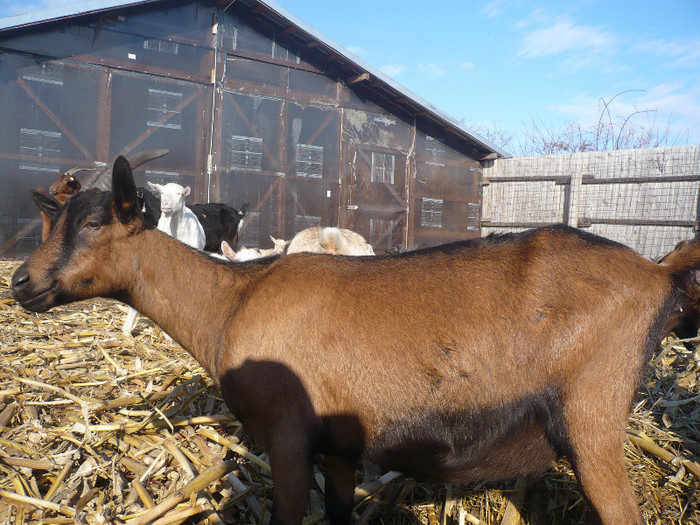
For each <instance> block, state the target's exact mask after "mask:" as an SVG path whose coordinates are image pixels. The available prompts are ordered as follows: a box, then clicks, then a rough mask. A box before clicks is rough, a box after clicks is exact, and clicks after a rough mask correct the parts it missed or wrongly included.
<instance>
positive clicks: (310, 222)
mask: <svg viewBox="0 0 700 525" xmlns="http://www.w3.org/2000/svg"><path fill="white" fill-rule="evenodd" d="M317 226H321V217H316V216H315V215H295V216H294V231H295V232H300V231H301V230H305V229H306V228H314V227H317Z"/></svg>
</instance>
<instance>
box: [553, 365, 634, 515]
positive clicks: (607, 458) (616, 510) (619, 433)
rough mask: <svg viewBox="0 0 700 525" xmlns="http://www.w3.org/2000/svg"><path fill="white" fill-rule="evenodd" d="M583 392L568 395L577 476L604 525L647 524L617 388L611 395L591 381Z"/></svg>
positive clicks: (568, 422)
mask: <svg viewBox="0 0 700 525" xmlns="http://www.w3.org/2000/svg"><path fill="white" fill-rule="evenodd" d="M607 380H608V381H610V379H609V378H608V379H607ZM581 390H584V391H583V392H578V393H576V394H574V395H571V396H567V398H566V399H567V401H566V402H567V407H566V409H565V416H564V417H565V419H566V434H567V438H568V441H569V445H570V447H571V452H570V455H571V456H572V457H570V459H571V461H572V463H573V467H574V472H575V473H576V477H577V478H578V480H579V482H580V483H581V486H582V487H583V491H584V493H585V495H586V498H587V499H588V502H589V503H590V505H591V507H592V508H593V510H594V511H595V513H596V514H597V515H598V517H599V519H600V522H601V523H602V524H603V525H642V524H643V523H644V521H643V519H642V515H641V512H640V510H639V504H638V503H637V498H636V497H635V494H634V490H633V489H632V485H631V483H630V480H629V477H628V475H627V469H626V468H625V461H624V436H625V427H626V423H627V410H626V408H627V407H626V406H625V407H624V409H623V407H622V406H620V400H619V396H620V392H619V391H615V392H613V391H614V390H615V389H614V388H612V387H611V388H610V389H609V390H610V392H608V393H605V392H601V391H599V390H596V389H594V388H591V387H590V385H588V386H586V387H585V388H584V387H581ZM594 392H595V393H594ZM615 396H618V397H615ZM601 401H602V403H601ZM605 405H607V406H605Z"/></svg>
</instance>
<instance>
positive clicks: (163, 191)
mask: <svg viewBox="0 0 700 525" xmlns="http://www.w3.org/2000/svg"><path fill="white" fill-rule="evenodd" d="M148 186H149V187H150V188H151V189H152V190H153V191H155V192H156V193H157V194H158V195H160V211H162V212H163V213H165V214H171V213H176V212H179V211H180V210H182V209H184V207H185V197H187V196H188V195H189V194H190V187H189V186H185V187H182V186H180V185H179V184H176V183H174V182H169V183H167V184H155V183H153V182H149V183H148Z"/></svg>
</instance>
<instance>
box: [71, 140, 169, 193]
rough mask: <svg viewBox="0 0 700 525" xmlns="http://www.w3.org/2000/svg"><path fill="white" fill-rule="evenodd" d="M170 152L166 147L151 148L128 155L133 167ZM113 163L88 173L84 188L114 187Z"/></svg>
mask: <svg viewBox="0 0 700 525" xmlns="http://www.w3.org/2000/svg"><path fill="white" fill-rule="evenodd" d="M169 152H170V150H169V149H166V148H160V149H151V150H148V151H142V152H141V153H136V154H135V155H130V156H128V157H127V160H128V161H129V164H130V165H131V167H132V168H136V167H138V166H141V165H142V164H145V163H146V162H149V161H151V160H154V159H157V158H160V157H162V156H164V155H167V154H168V153H169ZM112 164H113V163H111V164H109V165H107V166H103V167H101V168H97V169H96V170H95V172H94V173H91V174H90V175H88V176H87V177H86V178H85V179H84V180H83V181H82V186H83V188H85V189H89V188H97V189H98V190H102V191H108V190H110V189H112Z"/></svg>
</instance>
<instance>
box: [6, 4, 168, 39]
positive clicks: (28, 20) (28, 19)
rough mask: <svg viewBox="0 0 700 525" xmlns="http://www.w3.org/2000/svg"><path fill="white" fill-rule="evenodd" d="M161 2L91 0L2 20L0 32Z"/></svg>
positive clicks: (7, 17)
mask: <svg viewBox="0 0 700 525" xmlns="http://www.w3.org/2000/svg"><path fill="white" fill-rule="evenodd" d="M159 1H162V0H139V1H135V2H125V1H124V0H121V1H117V0H91V1H89V2H81V3H79V4H71V5H63V6H58V7H51V8H49V9H42V10H40V11H34V12H32V13H25V14H21V15H15V16H6V17H4V18H0V32H2V31H7V30H10V29H12V30H15V29H22V28H25V27H31V26H34V25H37V24H43V23H46V22H57V21H60V20H65V19H67V18H74V17H76V16H82V15H91V14H95V13H101V12H103V11H109V10H110V9H116V8H121V7H130V6H134V5H141V4H151V3H157V2H159Z"/></svg>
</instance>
